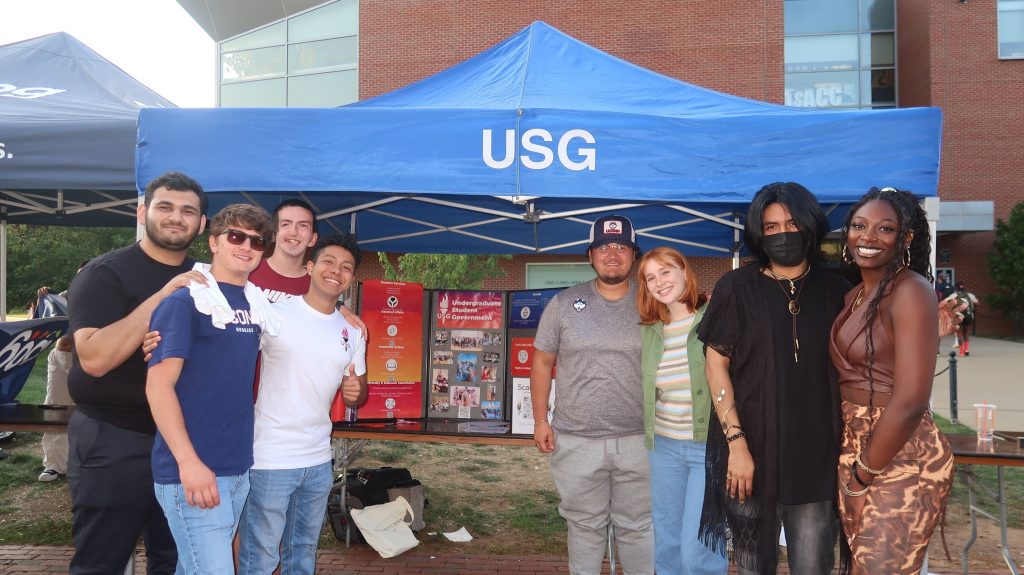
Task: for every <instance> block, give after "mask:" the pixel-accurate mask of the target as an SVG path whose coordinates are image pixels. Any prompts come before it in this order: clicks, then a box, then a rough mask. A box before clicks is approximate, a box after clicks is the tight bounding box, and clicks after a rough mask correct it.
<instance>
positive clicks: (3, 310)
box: [0, 207, 7, 321]
mask: <svg viewBox="0 0 1024 575" xmlns="http://www.w3.org/2000/svg"><path fill="white" fill-rule="evenodd" d="M0 321H7V208H6V207H4V209H3V213H2V214H0Z"/></svg>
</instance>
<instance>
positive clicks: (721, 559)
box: [647, 435, 729, 575]
mask: <svg viewBox="0 0 1024 575" xmlns="http://www.w3.org/2000/svg"><path fill="white" fill-rule="evenodd" d="M704 453H705V444H704V443H698V442H696V441H687V440H680V439H671V438H668V437H663V436H661V435H655V436H654V450H653V451H651V452H650V454H648V456H647V458H648V461H650V466H651V515H652V517H653V519H654V567H655V571H656V572H657V573H659V574H660V573H678V574H679V575H697V574H701V575H704V574H707V575H712V574H713V575H723V574H724V573H726V572H727V571H728V570H729V561H728V559H726V557H725V556H724V555H719V554H717V553H715V552H714V551H712V550H710V549H708V548H707V547H705V546H704V544H702V543H701V542H700V540H699V539H697V531H698V530H699V529H700V512H701V509H702V508H703V506H704Z"/></svg>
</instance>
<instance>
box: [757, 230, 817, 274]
mask: <svg viewBox="0 0 1024 575" xmlns="http://www.w3.org/2000/svg"><path fill="white" fill-rule="evenodd" d="M764 251H765V253H767V254H768V259H770V260H772V261H773V262H775V263H777V264H779V265H780V266H783V267H787V268H788V267H793V266H796V265H800V263H801V262H803V261H804V259H805V258H806V257H807V242H805V241H804V237H803V236H802V235H800V232H782V233H781V234H773V235H770V236H765V237H764Z"/></svg>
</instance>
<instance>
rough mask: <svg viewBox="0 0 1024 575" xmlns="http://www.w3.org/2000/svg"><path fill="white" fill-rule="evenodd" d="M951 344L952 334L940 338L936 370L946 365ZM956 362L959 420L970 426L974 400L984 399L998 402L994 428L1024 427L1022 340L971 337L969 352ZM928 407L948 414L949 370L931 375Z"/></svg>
mask: <svg viewBox="0 0 1024 575" xmlns="http://www.w3.org/2000/svg"><path fill="white" fill-rule="evenodd" d="M952 345H953V338H952V337H946V338H943V340H942V346H941V347H940V351H942V355H941V356H939V357H936V358H935V372H936V373H937V372H939V371H941V370H943V369H945V368H946V367H948V366H949V350H950V349H951V348H952ZM956 366H957V405H958V410H957V413H958V418H959V420H960V423H962V424H964V425H966V426H968V427H971V428H974V427H975V423H974V404H975V403H981V402H983V401H985V402H989V403H994V404H996V405H997V406H999V407H998V409H997V411H996V429H1006V430H1010V431H1024V385H1022V383H1024V343H1015V342H1012V341H1004V340H1000V339H989V338H983V337H972V338H971V355H970V356H968V357H958V358H957V362H956ZM932 408H933V410H934V411H935V413H937V414H939V415H941V416H943V417H945V418H949V415H950V400H949V372H946V373H943V374H942V375H940V376H938V377H936V378H935V384H934V386H933V387H932Z"/></svg>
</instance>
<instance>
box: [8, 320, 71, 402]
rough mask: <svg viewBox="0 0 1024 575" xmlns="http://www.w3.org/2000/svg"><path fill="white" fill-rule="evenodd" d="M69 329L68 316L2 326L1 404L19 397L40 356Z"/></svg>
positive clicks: (9, 323) (10, 323) (16, 322)
mask: <svg viewBox="0 0 1024 575" xmlns="http://www.w3.org/2000/svg"><path fill="white" fill-rule="evenodd" d="M67 330H68V318H67V317H48V318H44V319H30V320H27V321H14V322H8V323H0V404H4V403H10V402H11V401H13V400H14V398H15V397H17V395H18V392H20V391H21V388H22V387H24V386H25V381H26V380H28V376H29V373H31V371H32V366H33V365H34V364H35V362H36V357H37V356H38V355H39V354H40V353H42V352H43V351H44V350H46V349H47V348H48V347H50V345H52V344H53V342H55V341H57V339H58V338H60V336H62V335H64V333H65V332H67Z"/></svg>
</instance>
